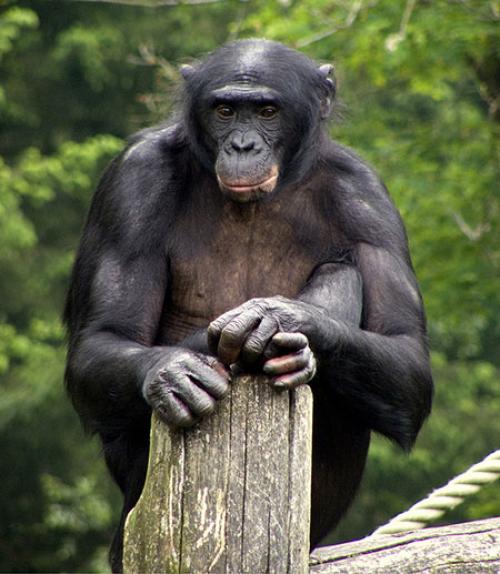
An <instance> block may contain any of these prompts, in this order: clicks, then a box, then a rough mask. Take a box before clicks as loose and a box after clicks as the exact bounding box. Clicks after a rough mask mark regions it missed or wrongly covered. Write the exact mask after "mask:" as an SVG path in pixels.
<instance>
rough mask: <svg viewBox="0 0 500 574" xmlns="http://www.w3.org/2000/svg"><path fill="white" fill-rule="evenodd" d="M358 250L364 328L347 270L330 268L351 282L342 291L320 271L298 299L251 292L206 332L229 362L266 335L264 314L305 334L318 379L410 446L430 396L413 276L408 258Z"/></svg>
mask: <svg viewBox="0 0 500 574" xmlns="http://www.w3.org/2000/svg"><path fill="white" fill-rule="evenodd" d="M355 255H356V260H357V267H358V269H359V271H360V273H361V277H362V283H363V285H362V289H363V297H362V299H363V316H362V321H361V328H360V326H359V314H360V303H359V301H360V297H359V291H356V289H354V288H353V285H354V283H353V282H352V277H351V278H350V279H349V275H348V274H347V273H346V274H345V275H344V276H342V275H333V277H336V278H337V280H338V281H339V286H341V285H342V281H340V278H342V277H343V278H345V279H346V281H347V283H346V285H347V286H349V285H350V287H349V288H347V289H344V290H343V289H342V287H340V288H337V287H336V286H335V282H334V283H333V284H330V283H329V281H330V280H331V276H332V275H331V273H330V278H329V277H328V273H327V271H328V270H325V273H324V274H323V275H321V274H320V275H319V276H318V277H317V283H316V285H315V289H313V290H311V291H309V290H308V288H307V287H306V289H305V290H304V292H303V293H302V294H301V295H300V296H299V299H297V300H290V299H285V298H284V297H270V298H265V299H252V300H250V301H248V302H247V303H244V304H243V305H241V306H240V307H238V308H237V309H233V310H232V311H229V312H228V313H225V314H224V315H222V316H221V317H219V318H218V319H216V321H214V322H213V323H212V324H211V326H210V328H209V336H210V338H211V341H212V345H213V346H214V347H216V348H217V350H218V356H219V358H220V359H221V361H222V362H230V361H231V360H232V359H234V357H235V355H237V354H239V353H240V352H241V354H243V353H247V354H248V353H249V352H250V353H251V352H252V347H254V345H253V343H252V345H250V347H251V348H250V349H248V342H249V341H250V342H252V341H253V340H255V338H256V335H255V334H256V333H258V334H259V333H260V334H263V331H264V330H265V329H263V328H262V327H261V326H262V325H263V324H264V318H266V323H265V324H270V322H271V321H274V322H276V323H278V324H279V326H280V330H282V331H285V332H292V333H293V332H300V333H303V334H304V335H305V336H306V337H307V339H308V341H309V345H310V347H311V349H312V351H313V352H314V354H315V355H316V357H317V359H318V375H319V381H318V384H324V385H329V386H330V388H331V389H332V391H333V392H334V393H335V394H337V395H338V396H339V397H341V398H342V399H343V400H344V401H345V402H346V404H347V405H349V407H350V408H352V409H353V410H355V411H356V412H357V413H358V416H360V419H361V420H364V421H365V423H366V424H367V425H368V426H369V427H370V428H372V429H374V430H377V431H379V432H381V433H383V434H385V435H387V436H388V437H390V438H392V439H393V440H395V441H397V442H398V443H399V444H400V445H401V446H403V447H404V448H409V447H410V446H411V445H412V443H413V441H414V439H415V437H416V434H417V432H418V430H419V428H420V426H421V424H422V422H423V420H424V418H425V416H426V415H427V414H428V412H429V409H430V401H431V395H432V379H431V374H430V367H429V359H428V353H427V349H426V343H425V320H424V315H423V309H422V303H421V299H420V295H419V292H418V289H417V286H416V281H415V277H414V275H413V272H412V270H411V268H410V266H409V264H408V263H407V262H405V261H404V260H402V258H400V257H398V256H396V255H391V254H390V253H389V252H388V251H386V250H384V249H380V248H375V247H372V246H369V245H368V244H360V245H358V246H357V248H356V253H355ZM330 271H331V270H330ZM321 281H323V282H324V291H323V292H322V290H321V288H319V285H320V284H321ZM332 285H333V287H332ZM357 286H358V289H360V288H361V284H360V282H358V283H357ZM322 293H323V294H322ZM344 297H345V303H344ZM328 309H330V310H328ZM257 338H258V337H257ZM228 359H229V361H228Z"/></svg>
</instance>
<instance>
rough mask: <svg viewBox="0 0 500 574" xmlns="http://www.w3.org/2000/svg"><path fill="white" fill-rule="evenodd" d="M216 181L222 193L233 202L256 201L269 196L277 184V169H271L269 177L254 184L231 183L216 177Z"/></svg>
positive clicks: (245, 182)
mask: <svg viewBox="0 0 500 574" xmlns="http://www.w3.org/2000/svg"><path fill="white" fill-rule="evenodd" d="M217 181H218V183H219V187H220V189H221V191H222V193H224V195H227V196H228V197H229V198H230V199H232V200H233V201H238V202H240V203H246V202H248V201H258V200H259V199H263V198H264V197H267V196H269V195H270V194H271V193H272V192H273V191H274V189H275V187H276V184H277V183H278V170H277V168H273V169H272V171H271V175H269V176H268V177H266V178H265V179H262V180H259V181H256V182H249V181H244V182H242V181H235V182H234V183H233V182H232V181H231V182H229V181H227V180H224V179H223V178H221V177H219V176H217Z"/></svg>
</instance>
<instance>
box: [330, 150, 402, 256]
mask: <svg viewBox="0 0 500 574" xmlns="http://www.w3.org/2000/svg"><path fill="white" fill-rule="evenodd" d="M322 165H323V170H324V171H323V177H324V178H325V180H326V181H325V183H326V186H325V190H324V192H325V193H327V194H328V195H329V196H330V199H331V205H332V206H333V210H334V211H336V212H337V213H338V214H339V217H340V221H341V222H342V227H343V228H344V231H345V232H346V234H347V236H348V237H350V238H351V239H352V240H354V241H356V242H367V243H370V244H372V245H379V246H384V247H386V248H389V249H390V250H393V248H394V246H396V245H399V246H403V249H404V245H405V244H406V233H405V230H404V226H403V222H402V220H401V217H400V215H399V212H398V210H397V209H396V207H395V205H394V203H393V202H392V199H391V198H390V196H389V193H388V191H387V188H386V187H385V185H384V184H383V183H382V181H381V180H380V178H379V176H378V175H377V173H376V172H375V170H374V169H373V168H372V167H371V166H370V165H369V164H368V163H367V162H365V161H364V160H362V159H361V158H360V157H359V156H358V155H357V154H356V153H355V152H354V151H352V150H351V149H349V148H347V147H344V146H342V145H340V144H338V143H336V142H334V141H330V142H329V143H328V144H327V145H325V146H324V148H323V150H322Z"/></svg>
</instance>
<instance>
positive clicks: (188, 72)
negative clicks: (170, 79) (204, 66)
mask: <svg viewBox="0 0 500 574" xmlns="http://www.w3.org/2000/svg"><path fill="white" fill-rule="evenodd" d="M194 71H195V68H194V66H190V65H189V64H183V65H182V66H181V67H180V68H179V72H180V73H181V76H182V77H183V78H184V79H185V80H189V78H190V77H191V76H192V75H193V74H194Z"/></svg>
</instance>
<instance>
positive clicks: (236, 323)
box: [208, 296, 331, 368]
mask: <svg viewBox="0 0 500 574" xmlns="http://www.w3.org/2000/svg"><path fill="white" fill-rule="evenodd" d="M326 321H328V319H327V317H325V315H324V313H323V312H322V310H321V309H320V308H319V307H316V306H315V305H311V304H309V303H303V302H301V301H296V300H292V299H286V298H285V297H281V296H277V297H268V298H257V299H250V300H249V301H247V302H246V303H243V305H240V306H239V307H236V308H235V309H232V310H231V311H228V312H227V313H224V314H223V315H221V316H220V317H218V318H217V319H215V321H212V323H211V324H210V325H209V327H208V343H209V347H210V350H211V351H212V352H213V353H214V354H216V355H217V356H218V357H219V359H220V360H221V361H222V362H223V363H224V364H226V365H231V364H233V363H236V362H238V363H239V364H241V365H242V366H243V368H248V367H251V366H252V365H257V366H258V365H259V363H260V362H262V359H263V358H264V351H265V350H266V348H267V346H268V345H269V343H270V341H271V339H272V338H273V337H274V336H275V335H276V333H278V332H282V333H299V332H300V333H302V334H303V335H305V336H306V340H307V341H308V343H309V344H310V345H311V347H312V349H313V350H315V347H314V344H313V342H315V341H319V340H320V339H321V338H324V336H325V335H324V334H323V324H324V323H325V322H326ZM330 321H331V320H330ZM300 348H301V347H297V348H296V349H295V350H297V351H298V350H299V349H300Z"/></svg>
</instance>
